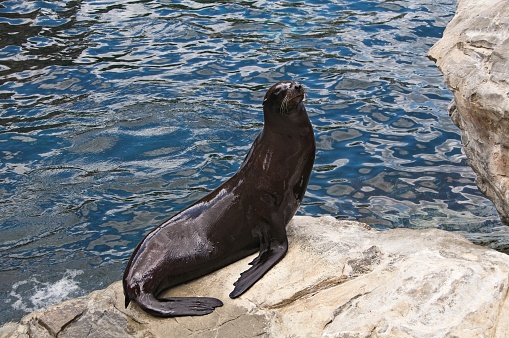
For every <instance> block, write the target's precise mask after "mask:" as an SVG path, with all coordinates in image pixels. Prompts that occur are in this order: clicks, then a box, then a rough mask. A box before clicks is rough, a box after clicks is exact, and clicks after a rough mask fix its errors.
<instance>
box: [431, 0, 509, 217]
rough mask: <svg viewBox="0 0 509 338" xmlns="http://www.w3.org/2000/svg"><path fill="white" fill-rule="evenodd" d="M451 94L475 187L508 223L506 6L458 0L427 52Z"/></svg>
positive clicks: (503, 1) (498, 0) (498, 1)
mask: <svg viewBox="0 0 509 338" xmlns="http://www.w3.org/2000/svg"><path fill="white" fill-rule="evenodd" d="M429 57H430V58H431V59H433V60H434V61H435V62H436V64H437V66H438V67H439V68H440V70H441V71H442V73H443V74H444V77H445V81H446V83H447V86H448V87H449V88H450V89H451V90H452V92H453V94H454V101H455V104H453V105H451V108H450V112H449V113H450V115H451V118H452V120H453V122H454V123H455V124H456V125H457V126H458V127H459V128H460V129H461V131H462V142H463V146H464V149H465V153H466V155H467V157H468V160H469V163H470V165H471V166H472V168H473V169H474V171H475V172H476V174H477V185H478V187H479V189H480V190H481V191H482V192H483V193H484V194H485V195H486V196H488V198H490V199H491V200H492V201H493V203H494V204H495V206H496V208H497V210H498V212H499V214H500V216H501V219H502V221H503V222H504V223H506V224H509V3H508V2H507V0H458V3H457V10H456V15H455V16H454V18H453V19H452V21H451V22H450V23H449V24H448V25H447V28H446V29H445V31H444V35H443V37H442V39H440V40H439V41H438V42H437V43H436V44H435V45H434V46H433V47H432V48H431V49H430V51H429Z"/></svg>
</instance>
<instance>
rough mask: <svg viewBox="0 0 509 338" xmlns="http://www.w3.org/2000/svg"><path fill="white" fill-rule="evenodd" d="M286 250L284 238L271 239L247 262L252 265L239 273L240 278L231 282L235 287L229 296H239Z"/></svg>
mask: <svg viewBox="0 0 509 338" xmlns="http://www.w3.org/2000/svg"><path fill="white" fill-rule="evenodd" d="M286 251H288V242H287V241H286V240H285V241H284V242H282V243H279V242H277V241H272V242H271V243H270V244H269V245H268V247H267V248H265V249H262V250H261V251H260V254H259V255H258V257H256V258H255V259H254V260H253V261H252V262H251V263H249V264H250V265H252V267H250V268H249V269H248V270H246V271H244V272H243V273H241V274H240V278H239V279H238V280H237V281H236V282H235V283H233V285H235V288H234V289H233V291H232V292H231V293H230V298H236V297H238V296H240V295H241V294H243V293H244V292H245V291H246V290H247V289H249V288H250V287H251V286H253V285H254V283H256V282H257V281H258V280H259V279H260V278H262V277H263V275H265V273H266V272H267V271H269V270H270V268H272V267H273V266H274V265H276V263H277V262H279V261H280V260H281V259H282V258H283V257H284V256H285V254H286Z"/></svg>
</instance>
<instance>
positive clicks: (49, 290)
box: [9, 270, 84, 312]
mask: <svg viewBox="0 0 509 338" xmlns="http://www.w3.org/2000/svg"><path fill="white" fill-rule="evenodd" d="M82 274H83V271H82V270H66V271H65V273H64V275H63V276H62V278H60V279H59V280H56V281H54V282H45V281H41V280H40V279H42V278H43V277H42V276H40V277H31V278H29V279H27V280H23V281H19V282H16V283H14V285H12V289H11V292H10V293H9V296H10V299H9V301H10V302H11V306H12V308H13V309H15V310H22V311H25V312H31V311H35V310H38V309H41V308H44V307H47V306H50V305H53V304H57V303H60V302H62V301H64V300H66V299H69V298H71V297H78V296H81V295H83V293H84V292H83V290H82V289H81V288H80V286H79V280H78V278H76V277H77V276H80V275H82Z"/></svg>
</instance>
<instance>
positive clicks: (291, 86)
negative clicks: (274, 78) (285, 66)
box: [263, 81, 309, 128]
mask: <svg viewBox="0 0 509 338" xmlns="http://www.w3.org/2000/svg"><path fill="white" fill-rule="evenodd" d="M305 95H306V94H305V91H304V87H303V86H302V85H301V84H300V83H298V82H292V81H282V82H279V83H276V84H275V85H273V86H272V87H270V89H269V90H268V91H267V94H265V97H264V99H263V113H264V119H265V125H267V123H268V124H270V125H274V126H278V128H283V127H284V126H287V125H288V123H293V124H301V123H307V124H309V119H308V116H307V113H306V108H304V103H303V101H304V97H305Z"/></svg>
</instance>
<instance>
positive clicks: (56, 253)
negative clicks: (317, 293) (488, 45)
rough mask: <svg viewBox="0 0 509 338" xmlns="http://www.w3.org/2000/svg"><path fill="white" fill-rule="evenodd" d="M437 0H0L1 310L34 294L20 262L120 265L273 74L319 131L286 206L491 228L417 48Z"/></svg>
mask: <svg viewBox="0 0 509 338" xmlns="http://www.w3.org/2000/svg"><path fill="white" fill-rule="evenodd" d="M454 3H455V2H454V1H438V2H437V1H431V0H425V1H419V2H416V1H336V2H333V3H330V2H320V1H318V2H317V1H313V2H312V3H306V2H304V1H301V2H293V1H291V2H273V1H250V2H241V3H231V2H217V1H215V2H210V3H208V2H203V1H200V2H194V1H182V2H171V3H168V2H161V1H135V0H133V1H129V2H125V1H118V0H112V1H104V2H103V1H101V2H98V1H72V2H66V1H51V2H50V1H38V2H19V1H4V2H2V3H1V4H0V27H1V30H0V32H1V33H0V34H1V39H0V100H1V101H0V104H1V110H0V156H1V158H2V160H1V163H0V182H1V186H0V196H1V202H0V227H1V230H2V238H3V239H2V242H1V244H0V257H1V260H2V265H1V269H2V277H3V278H2V280H0V284H1V285H2V287H1V288H0V290H1V291H0V293H1V296H2V297H3V299H7V304H5V305H3V306H2V307H1V308H0V311H1V313H0V319H1V321H2V322H4V321H7V320H12V319H19V317H20V316H21V315H22V314H23V313H24V312H23V308H25V309H28V308H33V307H34V306H35V305H34V304H29V302H30V298H31V296H33V294H31V293H30V292H31V289H30V282H29V281H30V280H36V281H37V283H43V284H44V285H51V283H54V284H56V285H59V284H58V282H59V281H60V282H61V281H62V279H63V278H65V281H66V283H67V282H68V281H69V280H74V281H75V283H77V284H78V285H79V288H74V287H72V290H70V291H72V292H70V293H68V296H76V295H80V294H84V293H87V292H89V291H91V290H94V289H98V288H102V287H105V286H107V285H108V284H110V283H111V282H113V281H115V280H118V279H120V277H121V273H122V270H123V268H124V265H125V263H126V260H127V258H128V257H129V255H130V253H131V252H132V250H133V249H134V247H135V245H136V244H137V243H138V241H139V240H140V239H141V237H142V235H143V234H144V233H146V231H148V230H149V229H151V228H152V227H153V226H155V225H157V224H158V223H159V222H160V221H162V220H163V219H165V218H167V217H168V216H170V215H171V214H173V213H174V212H176V211H178V210H179V209H181V208H183V207H184V206H186V205H188V204H189V203H191V202H193V201H195V200H196V199H198V198H200V197H201V196H203V195H204V194H206V193H207V192H208V191H210V190H211V189H213V188H214V187H216V186H217V185H219V184H220V183H221V182H222V181H223V180H224V179H225V178H227V177H229V176H231V174H233V173H234V172H235V171H236V170H237V169H238V167H239V165H240V163H241V161H242V160H243V158H244V156H245V154H246V152H247V150H248V149H249V146H250V144H251V142H252V140H253V139H254V137H255V136H256V134H257V133H258V132H259V130H260V128H261V126H262V120H261V119H262V115H261V101H262V98H263V96H264V94H265V91H266V90H267V89H268V87H269V86H270V85H271V84H273V83H275V82H277V81H280V80H284V79H294V80H298V81H300V82H302V83H303V84H304V85H305V87H306V88H307V92H308V96H307V102H306V105H307V108H308V112H309V115H310V118H311V120H312V123H313V125H314V126H315V133H316V139H317V146H318V149H317V150H318V152H317V158H316V163H315V168H314V174H313V176H312V178H311V181H310V185H309V189H308V193H307V195H306V199H305V202H304V205H303V206H302V208H301V209H300V211H299V213H300V214H307V215H323V214H332V215H334V216H335V217H338V218H345V219H356V220H360V221H365V222H367V223H369V224H371V225H372V226H375V227H378V228H381V229H384V228H393V227H409V228H430V227H434V228H443V229H447V230H454V231H463V232H470V233H471V237H472V238H475V239H476V240H478V241H482V242H487V243H491V245H492V246H497V245H499V246H504V245H505V244H504V243H507V238H508V236H506V235H505V232H504V231H502V230H503V229H504V228H500V222H499V220H498V217H497V214H496V211H495V209H494V207H493V206H492V204H491V203H490V202H489V201H488V200H487V199H485V198H484V197H483V196H482V195H481V194H480V193H479V191H478V190H477V188H476V186H475V183H474V179H475V177H474V174H473V172H472V170H471V169H470V168H469V167H468V166H467V163H466V159H465V156H464V155H463V154H462V152H461V143H460V137H459V132H458V130H457V128H456V127H455V126H454V125H453V124H452V122H451V121H450V119H449V117H448V116H447V105H448V103H449V102H450V100H451V98H452V97H451V94H450V93H449V92H448V90H447V89H446V87H445V85H444V84H443V79H442V76H441V74H440V73H439V71H438V70H437V69H436V67H435V66H434V65H433V63H432V62H431V61H429V60H427V59H426V57H425V54H426V52H427V50H428V49H429V47H430V46H431V45H432V44H433V43H434V42H435V41H436V40H437V39H438V38H439V37H440V36H441V33H442V31H443V28H444V27H445V25H446V24H447V22H448V20H450V18H451V17H452V14H453V12H454ZM501 229H502V230H501ZM495 230H496V232H495V233H493V231H495ZM490 234H492V235H490ZM490 236H491V237H490ZM67 271H83V272H84V273H83V274H80V273H77V274H74V275H73V276H71V277H69V276H68V273H67ZM24 281H28V283H24ZM20 283H21V284H20ZM48 283H49V284H48ZM64 284H65V283H64ZM13 285H18V286H19V285H24V286H25V287H26V290H25V289H23V290H21V289H19V290H18V289H16V290H15V291H16V292H15V293H14V294H15V295H16V297H13V296H12V294H13V289H12V286H13ZM66 285H67V284H66ZM20 299H21V300H20ZM19 302H21V304H23V306H18V307H16V306H14V304H15V303H17V304H19ZM23 302H24V303H23ZM27 302H28V303H27Z"/></svg>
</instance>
